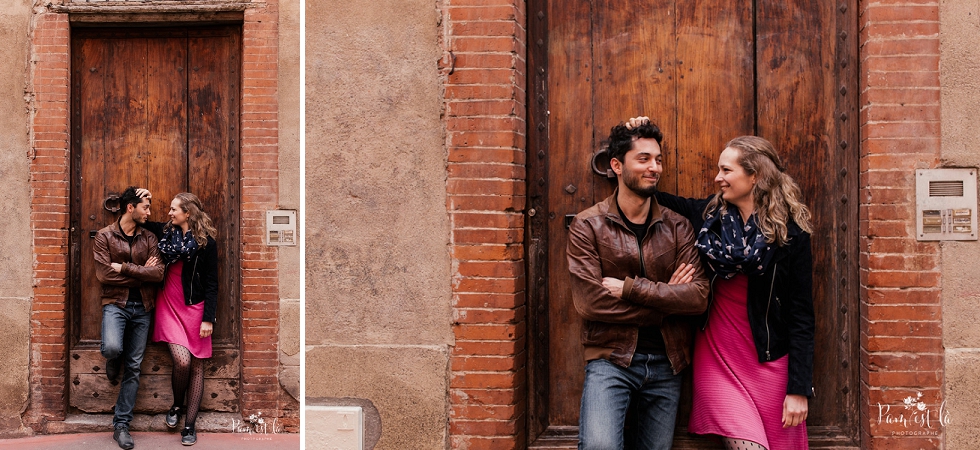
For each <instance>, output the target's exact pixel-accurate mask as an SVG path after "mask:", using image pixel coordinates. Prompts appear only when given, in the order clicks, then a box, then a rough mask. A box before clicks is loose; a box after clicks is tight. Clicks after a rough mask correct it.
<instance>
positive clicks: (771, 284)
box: [766, 262, 779, 361]
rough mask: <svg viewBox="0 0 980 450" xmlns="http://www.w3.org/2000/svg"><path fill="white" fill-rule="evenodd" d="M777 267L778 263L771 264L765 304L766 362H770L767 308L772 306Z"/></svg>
mask: <svg viewBox="0 0 980 450" xmlns="http://www.w3.org/2000/svg"><path fill="white" fill-rule="evenodd" d="M778 267H779V263H778V262H773V264H772V282H771V283H770V284H769V301H768V302H767V303H766V361H769V360H771V359H772V358H771V357H770V356H769V341H770V336H769V308H770V307H771V306H772V290H773V287H774V286H776V269H777V268H778Z"/></svg>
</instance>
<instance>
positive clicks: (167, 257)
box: [157, 226, 197, 264]
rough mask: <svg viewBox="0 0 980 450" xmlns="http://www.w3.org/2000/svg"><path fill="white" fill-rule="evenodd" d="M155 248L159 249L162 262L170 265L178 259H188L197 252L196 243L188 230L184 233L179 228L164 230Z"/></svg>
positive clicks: (172, 227)
mask: <svg viewBox="0 0 980 450" xmlns="http://www.w3.org/2000/svg"><path fill="white" fill-rule="evenodd" d="M157 247H158V248H160V254H161V255H162V256H163V262H165V263H167V264H170V263H172V262H174V261H176V260H178V259H184V260H187V259H189V258H190V256H191V255H193V254H194V252H195V251H197V241H196V240H195V239H194V234H193V233H191V231H190V230H187V233H184V232H183V230H181V229H180V227H174V226H171V227H169V228H167V229H166V230H164V232H163V236H162V237H161V238H160V243H159V244H157Z"/></svg>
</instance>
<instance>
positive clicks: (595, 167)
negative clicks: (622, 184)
mask: <svg viewBox="0 0 980 450" xmlns="http://www.w3.org/2000/svg"><path fill="white" fill-rule="evenodd" d="M599 155H605V159H606V166H609V168H608V169H606V170H602V169H600V168H599ZM609 159H610V158H609V149H608V148H606V147H603V148H601V149H599V151H597V152H595V153H594V154H593V155H592V172H594V173H595V174H596V175H599V176H604V177H606V178H608V179H610V180H612V179H615V178H616V172H613V170H612V166H610V164H609Z"/></svg>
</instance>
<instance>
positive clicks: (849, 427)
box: [524, 0, 862, 448]
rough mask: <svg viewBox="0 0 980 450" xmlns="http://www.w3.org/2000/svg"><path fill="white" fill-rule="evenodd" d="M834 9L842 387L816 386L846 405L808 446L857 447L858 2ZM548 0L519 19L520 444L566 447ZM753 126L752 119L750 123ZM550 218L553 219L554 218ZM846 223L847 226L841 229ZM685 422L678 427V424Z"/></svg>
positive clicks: (569, 434)
mask: <svg viewBox="0 0 980 450" xmlns="http://www.w3.org/2000/svg"><path fill="white" fill-rule="evenodd" d="M838 6H839V7H838V8H836V9H835V14H836V18H837V21H836V30H837V33H836V37H837V39H835V41H834V42H835V47H836V52H835V54H836V55H839V57H838V63H837V64H835V65H834V67H833V68H828V69H830V70H833V71H834V74H835V79H836V81H837V84H836V86H838V87H839V88H838V89H837V91H836V92H828V93H827V95H833V96H834V97H835V99H836V108H835V110H834V115H835V121H836V124H835V125H836V126H835V127H834V130H835V132H836V136H833V137H832V139H834V141H833V142H832V143H829V144H828V145H832V146H833V147H834V150H836V151H835V152H834V153H835V155H836V160H835V161H834V162H835V165H836V166H837V167H838V169H839V170H838V173H836V174H829V175H828V177H829V178H830V177H832V178H831V180H830V181H829V182H830V183H832V184H833V192H834V193H835V196H839V199H840V201H839V202H838V204H837V205H838V208H837V210H836V211H835V217H834V218H833V219H832V222H831V223H833V224H834V225H836V227H835V228H834V229H835V231H836V236H835V238H836V247H837V248H836V249H835V250H836V251H835V253H836V254H837V255H838V256H837V257H838V260H837V262H836V264H835V266H836V270H835V271H834V272H833V275H832V279H830V280H817V282H820V281H828V282H830V283H831V285H832V286H833V287H832V288H831V289H830V290H831V291H832V292H833V298H834V301H835V305H834V306H835V309H836V310H837V311H839V314H838V315H837V317H836V318H834V320H835V321H837V323H838V324H839V329H841V330H843V333H842V335H841V336H838V339H836V340H835V342H837V343H838V349H837V350H838V354H840V355H842V356H843V357H844V358H843V360H842V361H841V365H842V367H841V370H840V371H838V372H837V373H836V374H834V375H835V376H838V377H841V380H842V383H841V384H842V385H843V386H844V388H843V389H842V391H841V392H838V393H820V394H822V395H821V397H823V396H835V397H834V398H835V400H833V401H836V402H837V403H838V404H839V408H840V409H841V410H842V411H850V412H852V413H851V414H849V416H848V417H847V420H846V425H845V426H844V427H809V428H808V432H809V440H810V444H811V447H812V448H858V447H859V445H860V441H861V429H862V427H861V425H860V423H861V420H860V415H859V414H858V413H857V411H859V404H860V403H859V401H860V397H861V389H860V386H861V384H860V383H861V381H860V373H859V370H858V367H859V366H860V364H859V362H860V340H859V339H858V338H859V336H860V334H859V315H860V308H859V295H860V292H859V287H860V283H859V280H860V277H859V261H858V258H857V255H859V234H858V232H857V228H856V226H857V224H858V206H859V205H858V204H859V202H858V201H857V200H858V198H859V197H858V173H859V167H860V166H859V162H860V160H859V158H860V154H859V147H860V146H859V145H858V144H859V142H860V140H859V138H860V129H859V120H858V119H859V117H858V93H859V86H860V84H859V78H858V76H859V64H858V63H859V56H860V55H859V50H858V18H857V11H858V8H857V6H858V4H857V1H856V0H844V2H842V3H841V4H840V5H838ZM549 12H550V11H548V0H528V1H527V10H526V17H527V18H528V20H527V33H528V34H527V36H528V37H527V43H528V45H527V71H526V73H527V83H526V86H527V87H528V89H527V102H526V104H527V145H528V147H527V155H528V158H527V163H526V164H527V178H526V180H527V181H526V183H527V191H526V192H527V208H528V210H529V211H535V212H540V213H537V214H528V215H527V216H526V220H525V228H524V233H525V234H524V236H525V258H526V261H527V265H526V277H525V280H526V283H527V285H526V289H527V290H526V292H527V309H526V311H527V319H526V320H527V330H528V332H527V335H528V336H529V338H528V339H527V340H526V351H527V355H528V359H527V361H528V362H527V390H526V392H527V429H526V430H527V433H526V436H527V445H528V446H530V447H531V448H574V447H575V444H576V442H577V427H571V426H564V427H561V426H554V427H552V426H549V422H548V417H547V416H548V401H549V400H548V386H547V383H548V380H549V370H550V369H549V367H548V362H549V355H548V353H549V350H548V348H549V342H548V339H549V323H548V288H547V286H548V283H547V276H548V275H547V274H548V266H549V261H548V256H547V255H548V235H547V230H548V220H551V219H552V218H551V217H550V216H551V214H552V213H550V210H549V205H548V201H547V193H548V184H549V179H548V170H547V169H548V162H547V159H548V158H547V153H548V152H547V149H548V145H549V114H550V113H549V112H548V109H549V107H548V104H549V102H548V89H547V87H548V78H547V76H548V73H549V69H550V68H549V67H548V54H547V51H548V30H549V16H550V14H549ZM756 126H758V125H756ZM555 220H557V219H555ZM849 227H850V231H848V229H849ZM684 428H686V427H684ZM702 446H703V442H701V441H698V440H695V439H693V438H692V437H691V436H690V435H686V434H681V435H677V436H675V440H674V448H702Z"/></svg>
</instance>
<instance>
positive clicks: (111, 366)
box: [105, 358, 132, 448]
mask: <svg viewBox="0 0 980 450" xmlns="http://www.w3.org/2000/svg"><path fill="white" fill-rule="evenodd" d="M121 371H122V360H121V359H120V358H112V359H107V360H105V377H106V378H108V379H109V381H116V379H117V378H119V372H121ZM130 448H132V447H130Z"/></svg>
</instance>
